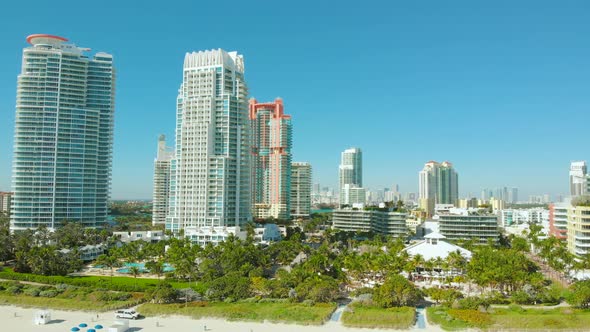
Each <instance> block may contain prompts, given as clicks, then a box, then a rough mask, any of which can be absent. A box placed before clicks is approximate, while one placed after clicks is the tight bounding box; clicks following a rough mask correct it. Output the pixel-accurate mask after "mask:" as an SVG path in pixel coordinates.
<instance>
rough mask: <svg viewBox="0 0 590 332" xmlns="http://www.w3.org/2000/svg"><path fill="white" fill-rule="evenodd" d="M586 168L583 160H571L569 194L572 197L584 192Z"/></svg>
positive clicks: (585, 189) (585, 188)
mask: <svg viewBox="0 0 590 332" xmlns="http://www.w3.org/2000/svg"><path fill="white" fill-rule="evenodd" d="M587 174H588V169H587V166H586V162H585V161H573V162H572V163H571V165H570V195H571V196H572V197H576V196H580V195H584V194H586V192H587V190H588V188H587V187H586V186H587V183H588V179H587V177H586V175H587Z"/></svg>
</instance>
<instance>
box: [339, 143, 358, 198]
mask: <svg viewBox="0 0 590 332" xmlns="http://www.w3.org/2000/svg"><path fill="white" fill-rule="evenodd" d="M338 170H339V174H338V175H339V182H340V205H349V204H351V202H350V199H349V198H350V195H349V193H350V192H351V190H350V189H351V188H361V187H362V186H363V154H362V151H361V149H359V148H350V149H346V150H344V151H343V152H342V154H341V155H340V167H339V169H338Z"/></svg>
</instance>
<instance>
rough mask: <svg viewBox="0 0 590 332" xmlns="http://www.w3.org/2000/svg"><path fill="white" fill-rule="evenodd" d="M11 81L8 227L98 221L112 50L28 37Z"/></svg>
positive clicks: (107, 151)
mask: <svg viewBox="0 0 590 332" xmlns="http://www.w3.org/2000/svg"><path fill="white" fill-rule="evenodd" d="M27 42H28V43H29V44H31V46H29V47H26V48H24V50H23V61H22V67H21V73H20V74H19V75H18V80H17V96H16V126H15V136H14V158H13V166H12V187H13V191H14V197H13V200H12V215H11V221H10V227H11V229H12V230H13V231H18V230H23V229H27V228H36V227H39V226H41V225H45V226H47V227H49V228H52V229H53V228H56V227H60V225H61V224H62V223H63V222H64V221H66V220H67V221H73V222H79V223H81V224H82V225H83V226H85V227H100V226H102V225H103V224H104V223H105V222H106V219H107V214H108V205H107V204H108V201H109V196H110V180H111V165H112V163H111V161H112V151H113V120H114V111H115V69H114V68H113V57H112V55H110V54H107V53H102V52H98V53H96V54H94V56H92V57H89V56H88V55H87V52H88V51H90V49H87V48H81V47H77V46H75V45H73V44H68V43H66V42H67V39H65V38H62V37H58V36H52V35H45V34H37V35H31V36H28V37H27Z"/></svg>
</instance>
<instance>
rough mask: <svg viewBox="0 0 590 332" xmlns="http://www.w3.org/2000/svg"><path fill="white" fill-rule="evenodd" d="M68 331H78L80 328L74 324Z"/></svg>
mask: <svg viewBox="0 0 590 332" xmlns="http://www.w3.org/2000/svg"><path fill="white" fill-rule="evenodd" d="M70 331H72V332H78V331H80V329H79V328H78V327H77V326H74V327H72V328H71V329H70Z"/></svg>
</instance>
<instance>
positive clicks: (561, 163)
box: [0, 0, 590, 200]
mask: <svg viewBox="0 0 590 332" xmlns="http://www.w3.org/2000/svg"><path fill="white" fill-rule="evenodd" d="M59 3H60V4H59V5H56V4H55V3H50V2H45V1H29V2H9V3H6V4H4V6H3V10H2V11H0V29H2V31H3V33H2V35H1V36H0V39H1V41H2V47H1V48H0V73H2V75H0V110H1V113H0V114H2V115H3V116H2V120H1V121H0V139H1V141H2V142H3V143H4V144H1V145H0V191H9V190H10V189H11V188H10V182H11V178H10V177H11V162H12V156H13V155H12V145H13V135H14V116H15V100H16V77H17V75H18V72H19V71H20V66H21V61H20V60H21V55H22V49H23V47H25V46H27V44H26V41H25V38H26V36H27V35H30V34H34V33H48V34H54V35H59V36H63V37H65V38H68V39H70V40H71V41H72V42H74V43H76V44H77V45H78V46H80V47H86V46H92V47H93V52H96V51H104V52H108V53H110V54H112V55H113V57H114V64H115V66H116V68H117V82H116V85H117V95H116V99H115V105H116V110H115V137H114V154H113V156H114V160H113V180H112V182H113V185H112V195H111V196H112V198H113V199H122V198H128V199H149V198H151V195H152V177H153V165H154V163H153V161H154V158H155V157H156V153H157V150H156V148H155V144H154V142H156V140H157V138H158V136H159V135H160V134H165V135H166V136H167V137H169V140H170V141H169V144H170V145H173V144H174V142H173V141H172V138H173V137H174V128H175V110H176V96H177V91H178V87H179V85H180V83H181V82H182V64H183V59H184V55H185V53H187V52H192V51H198V50H209V49H217V48H223V49H225V50H226V51H238V53H240V54H243V56H244V62H245V79H246V82H247V84H248V88H249V91H250V97H255V98H257V99H258V100H263V101H264V100H274V98H276V97H281V98H283V100H284V104H285V108H286V109H288V110H289V114H290V115H292V121H293V161H307V162H310V163H311V165H312V167H313V183H320V184H321V185H322V187H324V186H330V187H332V188H335V189H336V188H337V187H338V165H339V161H340V152H341V151H343V150H344V149H347V148H349V147H352V146H354V147H359V148H361V149H362V151H363V171H364V172H363V184H364V186H365V187H367V188H382V187H391V186H392V185H393V184H399V185H400V190H401V191H402V192H418V172H419V171H420V170H421V169H422V167H423V166H424V163H425V162H427V161H429V160H438V161H445V160H447V161H450V162H452V163H453V165H454V167H455V169H456V170H457V173H458V174H459V183H460V196H464V195H467V193H469V192H471V193H473V194H475V195H476V196H479V193H480V192H481V189H483V188H496V187H503V186H507V187H517V188H519V197H520V199H521V200H525V199H527V198H528V196H530V195H540V194H545V193H550V194H552V195H560V194H562V195H567V194H568V192H569V175H568V171H569V165H570V162H571V161H574V160H590V151H589V149H588V139H587V137H588V129H587V125H588V123H587V121H584V120H587V119H588V115H587V114H589V108H590V107H589V106H590V94H588V89H589V88H590V83H589V82H590V81H589V77H590V45H589V43H588V40H587V38H586V36H587V35H589V34H590V3H587V2H586V1H565V2H559V3H557V2H554V1H530V0H525V1H519V2H514V1H494V2H489V3H479V2H473V1H466V0H464V1H454V2H452V3H442V2H434V1H433V2H429V5H428V6H426V5H424V3H396V2H394V3H391V2H390V1H365V2H362V3H358V4H356V6H344V5H333V4H326V3H325V2H317V1H314V2H312V1H298V2H296V3H281V4H280V5H278V4H277V3H276V2H265V1H263V2H243V1H235V2H232V1H226V2H222V3H213V2H206V3H200V2H199V3H197V2H193V1H169V2H166V3H165V6H163V5H162V2H156V1H143V2H141V6H139V5H138V4H139V3H131V2H125V3H120V2H118V1H111V0H105V1H102V2H101V3H100V6H99V7H96V5H93V4H91V3H80V2H74V1H70V0H67V1H60V2H59ZM263 3H264V4H263ZM31 8H35V10H31Z"/></svg>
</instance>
